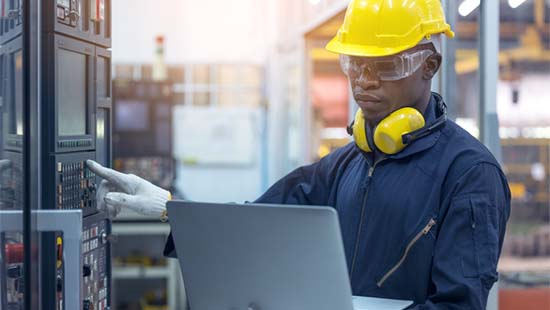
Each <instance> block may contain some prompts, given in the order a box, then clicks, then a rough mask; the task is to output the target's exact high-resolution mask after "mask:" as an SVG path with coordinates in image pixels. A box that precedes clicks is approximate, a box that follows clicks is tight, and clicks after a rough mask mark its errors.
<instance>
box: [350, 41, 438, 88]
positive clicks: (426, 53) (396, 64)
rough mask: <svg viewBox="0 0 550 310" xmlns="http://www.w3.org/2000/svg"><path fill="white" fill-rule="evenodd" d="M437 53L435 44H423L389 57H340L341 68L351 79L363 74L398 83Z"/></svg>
mask: <svg viewBox="0 0 550 310" xmlns="http://www.w3.org/2000/svg"><path fill="white" fill-rule="evenodd" d="M434 53H435V48H434V46H433V44H431V43H429V44H422V45H419V46H417V47H415V48H413V49H410V50H407V51H404V52H401V53H399V54H397V55H392V56H387V57H375V58H374V57H373V58H369V57H357V56H349V55H340V66H341V67H342V71H344V74H346V75H347V76H348V77H349V78H358V77H360V76H361V75H362V74H368V75H367V76H368V77H370V78H372V77H376V78H377V79H378V80H380V81H397V80H401V79H404V78H406V77H409V76H410V75H412V74H413V73H414V72H416V70H418V68H420V66H421V65H422V64H423V63H424V61H426V59H428V57H430V56H431V55H433V54H434Z"/></svg>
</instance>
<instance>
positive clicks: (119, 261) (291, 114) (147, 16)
mask: <svg viewBox="0 0 550 310" xmlns="http://www.w3.org/2000/svg"><path fill="white" fill-rule="evenodd" d="M105 1H106V2H105V3H107V4H108V5H110V7H112V11H109V13H110V14H111V15H110V16H109V18H110V19H111V20H112V25H111V27H110V29H111V30H110V31H111V32H110V33H108V34H109V35H110V36H111V37H112V45H111V50H112V58H111V59H110V60H109V61H110V63H109V61H106V62H105V63H104V64H103V65H102V67H101V69H102V70H101V71H98V72H102V75H100V74H99V73H98V75H100V76H98V77H97V81H104V82H105V81H109V79H110V78H111V77H112V84H109V83H107V82H106V83H105V85H111V86H109V87H105V88H102V89H100V90H98V92H99V93H98V97H99V98H111V97H112V117H111V119H105V120H104V122H103V121H102V122H101V123H98V126H99V127H98V129H99V128H101V132H102V133H104V134H105V135H106V136H108V133H109V132H110V133H112V150H111V151H112V167H113V168H114V169H117V170H120V171H123V172H125V173H133V174H136V175H138V176H141V177H143V178H145V179H147V180H149V181H151V182H152V183H154V184H156V185H158V186H161V187H163V188H165V189H169V190H170V191H171V192H172V193H173V194H174V196H175V197H176V198H183V199H190V200H198V201H210V202H244V201H252V200H254V199H256V198H257V197H258V196H259V195H260V194H261V193H263V192H264V191H265V190H266V189H267V188H268V187H269V186H270V185H271V184H273V182H275V181H276V180H278V179H279V178H280V177H282V176H284V175H285V174H287V173H288V172H290V171H291V170H293V169H294V168H296V167H298V166H300V165H303V164H307V163H311V162H313V161H316V160H318V159H319V158H322V157H323V156H326V155H327V154H329V153H330V152H331V151H333V150H334V149H336V148H338V147H341V146H343V145H345V144H347V143H349V142H350V141H351V140H350V137H349V136H348V134H347V133H346V130H345V127H346V126H347V124H348V123H349V122H350V120H351V118H352V116H353V115H354V112H355V109H356V104H355V103H354V100H353V97H352V96H350V89H349V85H348V82H347V80H346V77H345V75H344V74H343V73H342V72H341V70H340V65H339V59H338V56H337V55H334V54H331V53H329V52H327V51H326V50H325V49H324V46H325V44H326V43H327V42H328V41H329V40H330V39H331V38H332V37H333V36H334V34H335V33H336V32H337V30H338V27H339V26H340V25H341V23H342V21H343V19H344V14H345V9H346V7H347V5H348V3H349V1H348V0H231V1H222V0H200V1H197V0H157V1H146V0H105ZM491 1H496V2H498V3H496V2H491V3H494V8H495V9H494V11H491V12H482V11H481V10H480V5H481V0H442V2H443V4H444V7H445V11H446V15H447V21H448V22H449V23H450V24H451V25H452V27H453V29H454V30H455V32H456V38H455V39H454V40H444V41H443V59H444V61H443V67H442V68H441V70H440V73H439V74H438V76H437V77H436V79H435V83H434V85H433V88H434V91H438V92H440V93H441V94H442V95H443V97H444V98H445V101H446V102H447V104H448V106H449V116H450V118H452V119H454V120H456V122H457V123H458V124H460V125H461V126H462V127H464V128H465V129H466V130H468V131H469V132H470V133H472V134H473V135H474V136H476V137H478V138H479V139H480V141H482V142H483V143H484V144H486V145H487V146H488V147H489V148H490V149H491V150H492V151H493V153H494V154H495V155H496V156H497V158H499V160H500V161H501V163H502V165H503V167H504V170H505V172H506V175H507V178H508V181H509V183H510V187H511V191H512V215H511V218H510V221H509V225H508V231H507V235H506V240H505V243H504V247H503V254H502V257H501V260H500V263H499V273H500V278H499V282H498V286H497V288H496V289H495V290H494V292H495V293H494V294H493V295H492V297H491V301H490V303H489V306H488V309H491V310H495V309H501V310H511V309H550V107H549V103H550V0H491ZM8 2H9V3H10V5H11V6H8V5H7V4H6V6H4V4H5V3H8ZM16 2H17V3H19V1H18V0H10V1H1V3H2V6H1V7H0V8H1V9H2V10H1V16H2V23H1V25H7V23H8V19H9V20H13V18H12V17H10V16H11V15H10V14H11V13H10V12H12V11H9V10H8V11H6V10H4V8H8V7H12V8H13V7H14V6H15V4H14V3H16ZM44 2H47V1H44ZM60 2H63V3H64V2H67V3H68V2H69V1H68V0H67V1H62V0H60V1H57V4H58V5H59V3H60ZM48 3H49V2H48ZM52 3H53V2H52ZM495 17H498V19H497V18H495ZM10 22H11V21H10ZM1 29H3V28H0V30H1ZM0 32H1V31H0ZM2 35H4V33H2ZM98 44H99V45H101V42H100V43H98ZM107 45H108V44H107ZM107 45H103V46H104V47H105V48H107ZM0 47H3V48H4V49H6V48H7V47H6V45H4V46H1V45H0ZM108 54H109V53H108V52H106V51H105V52H104V54H102V55H103V56H104V57H105V58H108V56H107V55H108ZM100 56H101V55H100ZM18 57H19V58H18V59H19V65H18V66H17V60H16V63H15V67H16V69H18V71H17V70H16V69H14V70H15V71H14V72H17V74H19V75H21V74H22V73H21V60H20V57H21V55H20V54H19V56H18ZM495 57H496V58H497V61H495ZM1 65H3V62H0V66H1ZM98 66H101V65H98ZM2 70H3V69H1V67H0V71H2ZM14 74H15V73H14ZM20 86H21V85H19V87H20ZM14 87H15V88H17V87H18V86H17V85H15V86H14ZM18 90H20V89H18ZM21 100H22V99H21ZM0 105H1V102H0ZM106 106H108V107H110V103H109V104H106ZM12 112H13V113H14V114H17V115H19V116H20V114H21V113H22V111H19V110H17V111H12ZM18 113H19V114H18ZM497 116H498V118H497ZM21 123H22V121H19V123H18V124H19V125H21ZM109 126H110V127H109ZM12 129H13V130H14V131H16V132H17V134H19V135H21V134H22V133H21V132H20V131H22V129H21V128H19V127H17V128H12ZM20 129H21V130H20ZM10 130H11V129H10ZM14 133H15V132H14ZM98 139H99V137H98ZM107 153H108V152H107ZM98 156H99V155H98ZM106 161H107V160H106ZM2 171H3V170H2ZM20 172H21V171H20ZM8 178H9V180H10V182H12V181H11V180H12V176H11V175H9V176H8ZM3 180H4V181H5V180H7V179H6V178H4V179H3ZM3 207H5V206H4V205H0V210H1V209H2V208H3ZM29 221H30V220H29ZM169 228H170V227H169V225H168V224H167V223H160V222H158V219H154V218H148V217H144V216H140V215H137V214H134V213H131V212H130V211H124V212H123V213H122V214H121V215H120V216H119V217H118V218H117V219H116V220H114V221H113V223H112V236H111V237H110V238H111V239H109V241H110V242H111V243H112V247H111V251H112V274H111V277H112V282H111V283H112V295H111V296H112V300H111V306H112V308H111V309H117V310H136V309H142V310H168V309H170V310H174V309H185V306H184V305H185V304H186V298H185V294H184V283H183V281H182V279H181V276H180V272H179V267H178V264H177V261H176V260H168V259H165V258H164V257H163V255H162V250H163V246H164V241H165V239H166V236H167V235H168V233H169ZM17 238H18V239H17V242H19V243H23V241H22V240H21V234H19V235H18V237H17ZM0 241H2V240H0ZM34 241H35V240H31V239H28V240H27V239H26V241H25V242H34ZM2 242H3V241H2ZM33 244H34V243H33ZM0 256H1V255H0ZM0 262H1V257H0ZM0 265H1V264H0ZM34 272H35V274H34V276H36V277H38V273H36V270H34ZM0 273H1V270H0ZM10 281H11V280H10ZM14 283H15V282H13V281H12V283H8V285H12V286H13V285H14ZM2 285H4V286H7V285H5V284H2ZM4 286H1V285H0V291H1V289H2V288H4ZM37 291H38V290H37ZM14 298H15V297H14ZM1 306H2V305H1V304H0V309H1V308H2V307H1Z"/></svg>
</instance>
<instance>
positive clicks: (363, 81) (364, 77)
mask: <svg viewBox="0 0 550 310" xmlns="http://www.w3.org/2000/svg"><path fill="white" fill-rule="evenodd" d="M356 82H357V85H359V86H360V87H361V88H362V89H364V90H369V89H377V88H379V87H380V79H379V78H378V76H376V74H373V73H371V72H369V70H364V71H363V73H361V75H359V76H358V77H357V81H356Z"/></svg>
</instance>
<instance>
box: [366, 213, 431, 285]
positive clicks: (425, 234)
mask: <svg viewBox="0 0 550 310" xmlns="http://www.w3.org/2000/svg"><path fill="white" fill-rule="evenodd" d="M436 224H437V222H436V220H435V219H434V218H430V219H429V221H428V222H427V223H426V224H425V226H423V228H422V229H421V230H420V231H418V232H417V233H416V234H415V235H414V237H413V238H412V239H411V240H410V241H409V242H408V243H407V244H406V246H405V248H404V249H403V250H402V253H401V255H400V257H399V259H398V260H397V261H396V262H395V263H394V264H393V265H391V266H390V267H389V268H387V270H386V271H385V272H384V274H383V275H382V276H381V277H380V278H379V279H378V281H377V283H376V285H377V286H378V287H379V288H381V287H382V286H383V285H384V283H386V281H388V279H390V278H391V277H392V276H394V274H396V273H397V272H398V271H399V269H401V268H402V267H403V265H404V264H405V263H406V262H407V260H409V259H410V257H411V256H412V253H413V251H414V250H415V249H416V248H417V247H418V246H419V243H421V242H423V241H427V242H429V243H431V246H430V253H431V252H432V250H431V249H433V243H434V242H435V237H434V236H435V233H434V232H432V229H434V226H435V225H436ZM426 238H427V240H426ZM423 254H425V253H423ZM421 257H425V255H421ZM424 265H427V264H424ZM408 271H409V272H410V271H411V270H408ZM412 272H413V273H415V272H417V271H416V270H415V271H412Z"/></svg>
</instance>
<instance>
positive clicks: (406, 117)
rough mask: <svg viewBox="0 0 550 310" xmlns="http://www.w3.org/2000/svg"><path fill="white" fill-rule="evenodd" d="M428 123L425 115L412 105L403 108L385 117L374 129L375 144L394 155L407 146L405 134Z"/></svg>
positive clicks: (382, 150) (384, 151)
mask: <svg viewBox="0 0 550 310" xmlns="http://www.w3.org/2000/svg"><path fill="white" fill-rule="evenodd" d="M424 125H426V122H425V120H424V116H422V114H421V113H420V112H419V111H418V110H416V109H414V108H410V107H406V108H401V109H399V110H397V111H394V112H393V113H391V114H390V115H388V116H387V117H386V118H384V119H383V120H382V121H381V122H380V123H379V124H378V126H376V130H375V131H374V144H375V145H376V147H377V148H378V149H379V150H380V151H381V152H383V153H385V154H388V155H392V154H396V153H399V152H401V150H403V149H404V148H405V146H406V144H404V143H403V135H406V134H408V133H410V132H413V131H415V130H418V129H420V128H422V127H424Z"/></svg>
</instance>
